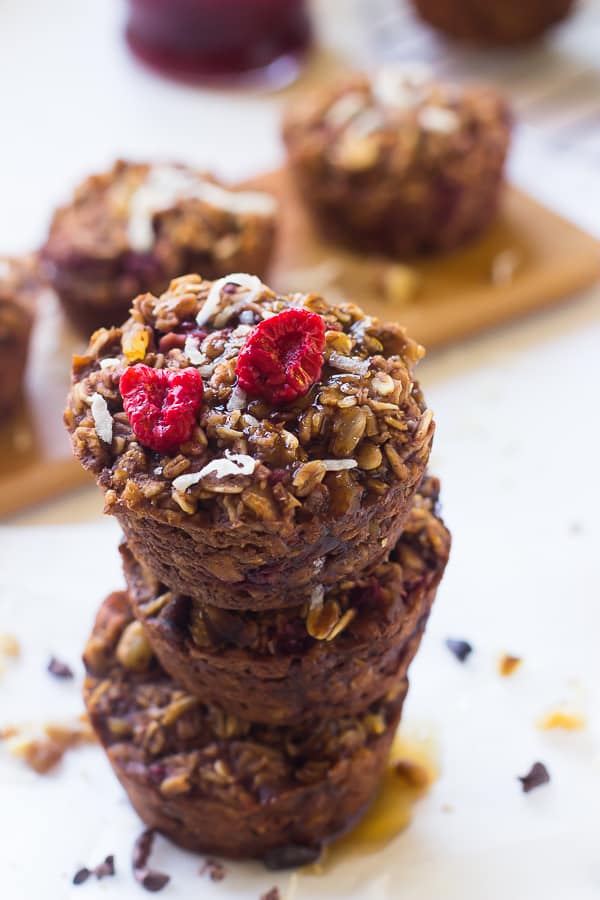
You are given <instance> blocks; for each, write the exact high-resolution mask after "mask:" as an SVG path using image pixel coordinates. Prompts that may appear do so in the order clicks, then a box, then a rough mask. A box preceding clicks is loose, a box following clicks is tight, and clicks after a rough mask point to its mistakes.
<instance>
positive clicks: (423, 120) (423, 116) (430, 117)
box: [419, 106, 460, 134]
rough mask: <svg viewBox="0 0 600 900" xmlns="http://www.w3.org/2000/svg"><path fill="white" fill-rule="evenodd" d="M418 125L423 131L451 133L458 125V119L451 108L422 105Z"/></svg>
mask: <svg viewBox="0 0 600 900" xmlns="http://www.w3.org/2000/svg"><path fill="white" fill-rule="evenodd" d="M419 125H420V126H421V128H424V129H425V131H436V132H439V134H452V132H453V131H456V130H457V128H458V126H459V125H460V119H459V118H458V116H457V115H456V113H455V112H454V110H452V109H446V108H445V107H443V106H424V107H423V109H422V110H421V111H420V112H419Z"/></svg>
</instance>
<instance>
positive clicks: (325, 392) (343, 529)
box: [65, 275, 434, 609]
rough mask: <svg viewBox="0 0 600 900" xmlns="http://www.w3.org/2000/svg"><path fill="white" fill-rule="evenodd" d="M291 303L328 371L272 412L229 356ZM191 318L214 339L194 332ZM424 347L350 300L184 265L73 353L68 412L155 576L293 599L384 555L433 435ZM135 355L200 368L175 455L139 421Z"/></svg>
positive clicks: (238, 595) (288, 602)
mask: <svg viewBox="0 0 600 900" xmlns="http://www.w3.org/2000/svg"><path fill="white" fill-rule="evenodd" d="M291 307H295V308H305V309H308V310H311V311H312V312H315V313H318V314H319V315H320V316H322V317H323V320H324V323H325V327H326V335H325V349H324V365H323V371H322V375H321V379H320V381H319V382H317V383H316V384H314V385H313V386H312V387H311V388H310V389H309V391H308V393H307V394H306V395H305V396H303V397H301V398H299V399H298V400H296V401H295V402H293V403H290V404H287V405H283V406H277V407H273V406H269V405H268V404H267V403H266V402H265V401H263V400H260V399H256V398H252V397H249V396H246V395H245V394H244V393H243V392H242V391H240V389H239V388H238V387H237V386H236V376H235V367H236V362H237V358H238V355H239V352H240V350H241V348H242V347H243V346H244V343H245V341H246V338H247V336H248V334H249V333H250V332H251V330H252V328H253V326H254V325H255V324H256V323H258V322H260V321H262V320H263V319H265V318H267V317H269V316H272V315H274V314H277V313H279V312H282V311H283V310H286V309H289V308H291ZM196 320H197V322H196ZM194 323H196V324H197V326H198V327H199V328H202V330H203V332H204V333H206V337H203V336H201V337H200V338H199V339H198V338H194V337H189V336H188V337H187V338H186V337H185V334H184V333H182V332H186V331H189V329H190V328H191V327H193V326H194ZM161 346H162V347H163V349H162V350H161ZM167 347H170V348H171V349H167ZM423 352H424V351H423V349H422V348H421V347H420V346H419V345H418V344H416V343H415V342H414V341H412V340H411V339H410V338H408V337H407V336H406V334H405V331H404V329H402V328H401V327H399V326H398V325H393V324H382V323H380V322H379V321H378V320H376V319H372V318H371V317H370V316H367V315H365V314H364V313H363V312H362V310H360V309H359V308H358V307H357V306H354V305H353V304H351V303H344V304H341V305H337V306H330V305H328V304H327V303H326V301H325V300H324V299H323V298H322V297H320V296H318V295H316V294H309V295H302V294H294V295H291V296H287V297H280V296H277V295H276V294H275V293H274V292H273V291H271V290H270V289H269V288H268V287H266V286H265V285H263V284H262V283H261V282H260V281H259V280H258V279H257V278H255V277H253V276H247V275H232V276H230V278H229V279H227V278H225V279H222V280H221V281H220V282H217V283H214V284H212V285H211V283H210V282H208V281H203V280H202V279H201V278H200V277H199V276H197V275H188V276H184V277H181V278H178V279H176V280H174V281H173V282H171V285H170V287H169V289H168V290H167V291H166V292H165V293H164V294H162V295H161V296H160V297H155V296H152V295H151V294H143V295H140V296H138V297H137V298H136V299H135V300H134V301H133V306H132V314H131V317H130V318H129V319H128V320H127V322H126V323H125V324H124V325H123V326H122V327H121V328H111V329H100V330H99V331H97V332H95V333H94V334H93V335H92V338H91V340H90V344H89V346H88V348H87V351H86V352H85V354H84V355H83V356H80V357H76V358H75V360H74V367H73V386H72V390H71V393H70V396H69V400H68V407H67V410H66V412H65V422H66V425H67V428H68V430H69V432H70V435H71V440H72V445H73V451H74V453H75V455H76V456H77V457H78V459H79V460H80V462H81V463H82V465H83V466H84V467H85V468H87V469H90V470H91V471H93V472H94V473H95V475H96V478H97V480H98V483H99V484H100V486H101V487H102V489H103V491H104V494H105V502H106V511H107V512H108V513H111V514H113V515H116V516H117V518H118V519H119V521H120V523H121V525H122V527H123V531H124V532H125V536H126V539H127V542H128V544H129V547H130V549H131V551H132V552H133V554H134V555H135V557H136V558H137V559H138V560H139V561H140V562H141V563H143V564H144V565H145V566H146V567H147V568H148V569H149V570H150V571H151V572H152V573H153V574H154V576H155V577H156V578H157V579H158V581H159V582H160V583H161V584H163V585H165V586H166V587H167V588H169V589H170V590H172V591H174V592H176V593H180V594H183V595H185V596H190V597H192V598H193V599H196V600H198V601H200V602H201V603H206V604H209V605H213V606H219V607H223V608H238V609H268V608H270V609H273V608H282V607H286V606H300V605H303V604H304V603H305V602H306V601H307V600H308V599H310V597H311V596H312V593H313V591H314V590H315V589H316V588H319V587H320V586H321V585H323V586H325V589H327V587H328V586H329V585H333V584H336V583H337V582H338V581H339V580H340V579H342V578H346V577H349V576H350V575H351V574H352V573H353V572H356V571H360V570H362V569H363V568H365V567H368V566H372V565H376V564H377V563H378V562H380V561H381V560H383V559H384V558H386V557H387V556H388V555H389V552H390V549H391V548H392V547H393V546H394V545H395V543H396V541H397V539H398V537H399V535H400V533H401V530H402V527H403V525H404V522H405V521H406V518H407V516H408V514H409V512H410V509H411V504H412V500H413V497H414V494H415V491H416V489H417V487H418V485H419V483H420V482H421V479H422V477H423V474H424V471H425V468H426V465H427V461H428V458H429V453H430V448H431V442H432V438H433V432H434V422H433V415H432V412H431V410H429V409H427V407H426V405H425V402H424V399H423V396H422V394H421V391H420V388H419V386H418V383H417V382H416V381H415V378H414V368H415V365H416V363H417V362H418V360H419V359H420V358H421V357H422V355H423ZM136 363H144V364H145V365H147V366H150V367H154V368H165V367H166V368H168V369H183V368H187V367H189V366H191V365H194V366H196V367H197V368H198V370H199V371H200V373H201V375H202V378H203V381H204V398H203V402H202V407H201V409H200V413H199V416H198V420H197V426H196V428H195V429H194V431H193V434H192V436H191V438H190V440H189V441H188V442H186V443H185V444H183V445H182V446H181V448H180V451H179V453H177V454H176V455H161V454H159V453H157V452H156V451H153V450H150V449H148V448H147V447H144V446H142V444H141V443H140V442H139V441H138V440H137V439H136V437H135V435H134V433H133V431H132V429H131V425H130V422H129V420H128V417H127V415H126V413H125V412H124V410H123V400H122V397H121V395H120V392H119V380H120V376H121V374H122V373H123V371H124V369H125V367H126V366H129V365H135V364H136ZM93 398H96V406H97V405H98V403H100V405H105V414H104V416H103V417H102V421H101V422H100V421H99V419H98V416H97V412H96V411H95V408H94V402H93ZM98 398H99V399H98ZM99 432H100V433H99ZM101 435H103V437H102V436H101ZM228 460H229V462H230V463H231V462H232V461H235V460H237V461H238V463H241V464H242V468H241V469H240V471H239V474H237V471H238V470H237V468H236V465H235V462H234V464H233V472H234V473H235V474H224V472H223V470H219V467H222V466H225V467H226V468H227V461H228ZM217 461H218V462H217ZM215 463H216V470H215V465H214V464H215ZM209 464H210V468H209V470H208V471H207V472H206V473H204V469H205V467H206V466H207V465H209ZM231 468H232V467H231V465H230V467H229V471H231Z"/></svg>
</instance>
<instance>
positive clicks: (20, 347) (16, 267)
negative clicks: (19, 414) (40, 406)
mask: <svg viewBox="0 0 600 900" xmlns="http://www.w3.org/2000/svg"><path fill="white" fill-rule="evenodd" d="M35 287H36V267H35V260H34V259H33V258H32V257H25V258H22V259H17V258H9V257H0V422H2V421H3V420H4V419H5V418H6V417H8V416H9V415H10V414H11V413H12V411H13V410H14V409H15V408H16V406H17V405H18V403H19V402H20V400H21V394H22V385H23V376H24V374H25V367H26V364H27V354H28V350H29V339H30V336H31V329H32V326H33V319H34V304H35Z"/></svg>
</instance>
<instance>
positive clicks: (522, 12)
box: [412, 0, 575, 45]
mask: <svg viewBox="0 0 600 900" xmlns="http://www.w3.org/2000/svg"><path fill="white" fill-rule="evenodd" d="M412 2H413V5H414V7H415V9H416V10H417V12H418V13H419V15H420V16H421V18H422V19H423V20H424V21H425V22H427V23H428V24H429V25H432V26H433V27H434V28H437V29H438V30H439V31H442V32H443V33H444V34H446V35H448V36H449V37H452V38H456V39H457V40H460V41H467V42H468V43H473V44H492V45H493V44H499V45H510V44H523V43H528V42H529V41H534V40H536V39H537V38H539V37H541V36H542V35H543V34H545V32H546V31H548V30H549V29H550V28H552V27H553V26H554V25H557V24H558V23H559V22H561V21H563V19H566V18H567V16H569V15H570V14H571V12H572V11H573V9H574V8H575V0H527V2H526V3H523V2H522V0H412Z"/></svg>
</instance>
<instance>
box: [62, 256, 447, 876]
mask: <svg viewBox="0 0 600 900" xmlns="http://www.w3.org/2000/svg"><path fill="white" fill-rule="evenodd" d="M166 338H167V339H168V340H165V339H166ZM161 346H162V347H163V348H164V347H167V346H168V347H169V348H170V349H168V350H167V351H165V350H161V349H160V348H161ZM422 355H423V349H422V348H421V347H420V346H419V345H418V344H416V343H415V342H414V341H412V340H411V339H410V338H408V337H407V336H406V334H405V332H404V330H403V329H402V328H401V327H399V326H397V325H384V324H381V323H380V322H378V321H377V320H376V319H372V318H371V317H369V316H366V315H365V314H364V313H363V312H362V311H361V310H360V309H359V308H358V307H356V306H354V305H353V304H350V303H344V304H341V305H337V306H331V305H328V304H327V303H326V301H325V300H323V299H322V298H321V297H320V296H318V295H316V294H309V295H302V294H293V295H291V296H289V297H281V296H278V295H277V294H275V293H274V292H273V291H272V290H270V289H269V288H268V287H266V286H265V285H264V284H262V283H261V281H260V280H259V279H258V278H256V277H254V276H249V275H244V274H233V275H231V276H228V277H226V278H222V279H220V280H219V281H216V282H213V283H211V282H208V281H203V280H202V279H201V278H200V277H199V276H197V275H188V276H184V277H181V278H178V279H176V280H175V281H173V282H172V283H171V285H170V286H169V289H168V290H167V291H166V292H165V293H164V294H163V295H162V296H160V297H154V296H152V295H150V294H145V295H142V296H139V297H137V298H136V299H135V300H134V301H133V305H132V310H131V316H130V318H129V319H128V320H127V322H126V323H125V324H124V325H123V327H122V328H111V329H101V330H100V331H97V332H95V334H94V335H93V336H92V339H91V341H90V344H89V347H88V350H87V353H86V355H85V356H82V357H77V358H76V359H75V360H74V370H73V387H72V391H71V394H70V397H69V404H68V408H67V411H66V413H65V420H66V424H67V427H68V429H69V431H70V434H71V438H72V443H73V449H74V452H75V455H76V456H77V457H78V458H79V459H80V461H81V463H82V464H83V465H84V466H85V467H86V468H88V469H91V470H92V471H93V472H94V473H95V474H96V477H97V480H98V483H99V485H100V487H101V488H102V489H103V491H104V495H105V501H106V512H108V513H110V514H112V515H115V516H116V517H117V518H118V520H119V522H120V524H121V527H122V529H123V532H124V543H123V544H122V546H121V553H122V557H123V567H124V573H125V579H126V583H127V590H126V591H125V592H120V593H115V594H112V595H110V596H109V597H108V598H107V599H106V600H105V602H104V604H103V605H102V607H101V609H100V612H99V613H98V616H97V619H96V623H95V626H94V629H93V632H92V636H91V637H90V640H89V642H88V645H87V648H86V651H85V656H84V659H85V664H86V667H87V672H88V676H87V680H86V684H85V702H86V706H87V709H88V713H89V716H90V719H91V721H92V724H93V726H94V728H95V729H96V731H97V733H98V736H99V738H100V741H101V742H102V744H103V746H104V748H105V750H106V753H107V755H108V758H109V760H110V762H111V764H112V766H113V768H114V770H115V773H116V775H117V777H118V778H119V780H120V781H121V783H122V784H123V786H124V788H125V790H126V791H127V793H128V795H129V797H130V799H131V802H132V804H133V806H134V807H135V809H136V810H137V812H138V813H139V815H140V816H141V818H142V819H143V820H144V821H145V822H146V823H147V824H148V825H149V826H151V827H153V828H156V829H158V830H160V831H161V832H163V833H164V834H165V835H167V836H169V837H171V838H172V839H173V840H174V841H175V842H176V843H178V844H180V845H182V846H184V847H187V848H190V849H193V850H198V851H202V852H210V853H215V854H222V855H226V856H229V857H256V858H260V859H263V860H264V861H265V862H266V863H267V864H268V865H271V866H289V865H298V864H300V863H303V862H306V861H308V860H311V859H314V858H316V857H317V856H318V854H319V852H320V849H321V847H322V845H323V844H324V843H325V842H327V841H329V840H331V839H332V838H333V837H335V836H336V835H337V834H339V833H341V832H343V831H344V830H345V829H346V828H348V827H349V826H350V825H352V824H353V823H354V822H355V821H356V820H357V818H358V817H359V816H360V815H361V813H362V812H364V811H365V809H366V808H367V807H368V805H369V802H370V800H371V799H372V797H373V794H374V792H375V790H376V788H377V785H378V782H379V779H380V777H381V775H382V773H383V770H384V768H385V765H386V760H387V756H388V752H389V748H390V744H391V742H392V739H393V736H394V733H395V731H396V728H397V725H398V722H399V719H400V714H401V711H402V704H403V701H404V698H405V695H406V691H407V687H408V682H407V670H408V667H409V665H410V662H411V660H412V659H413V657H414V655H415V653H416V651H417V649H418V646H419V643H420V640H421V637H422V634H423V631H424V629H425V625H426V622H427V618H428V615H429V612H430V609H431V605H432V603H433V600H434V597H435V593H436V589H437V586H438V584H439V582H440V579H441V577H442V575H443V572H444V568H445V565H446V562H447V559H448V553H449V547H450V535H449V533H448V531H447V530H446V528H445V527H444V525H443V523H442V521H441V519H440V517H439V513H438V494H439V483H438V482H437V480H436V479H435V478H433V477H430V476H428V475H427V474H426V466H427V462H428V458H429V453H430V447H431V441H432V437H433V431H434V424H433V419H432V414H431V411H430V410H428V409H427V407H426V405H425V402H424V399H423V396H422V393H421V390H420V388H419V386H418V384H417V382H416V381H415V379H414V374H413V370H414V367H415V364H416V363H417V362H418V360H419V359H420V358H421V356H422Z"/></svg>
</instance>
